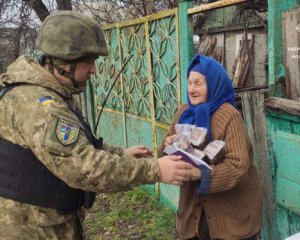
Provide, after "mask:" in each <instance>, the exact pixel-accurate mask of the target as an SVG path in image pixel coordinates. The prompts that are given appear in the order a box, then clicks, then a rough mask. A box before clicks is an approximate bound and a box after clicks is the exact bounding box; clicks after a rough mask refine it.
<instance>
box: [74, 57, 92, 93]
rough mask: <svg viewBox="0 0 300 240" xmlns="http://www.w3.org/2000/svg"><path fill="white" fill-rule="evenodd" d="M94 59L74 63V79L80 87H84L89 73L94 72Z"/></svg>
mask: <svg viewBox="0 0 300 240" xmlns="http://www.w3.org/2000/svg"><path fill="white" fill-rule="evenodd" d="M95 73H96V69H95V61H93V60H91V61H85V62H79V63H77V64H76V70H75V79H76V82H78V84H79V87H80V88H85V87H86V83H87V81H88V80H89V79H90V76H91V74H95Z"/></svg>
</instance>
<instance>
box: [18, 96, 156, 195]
mask: <svg viewBox="0 0 300 240" xmlns="http://www.w3.org/2000/svg"><path fill="white" fill-rule="evenodd" d="M52 94H53V93H52ZM27 95H28V94H27ZM47 95H48V96H49V92H47ZM53 99H54V100H53ZM17 104H20V106H21V104H22V108H18V109H16V110H15V112H14V116H13V118H14V121H15V126H16V128H17V129H16V132H18V134H20V138H21V139H23V141H24V145H25V146H28V147H29V148H30V149H31V150H32V151H33V152H34V154H35V155H36V157H37V158H38V159H39V160H40V161H41V162H42V163H43V164H44V165H45V166H46V167H47V168H48V169H49V170H50V171H51V172H52V173H53V174H55V175H56V176H57V177H59V178H60V179H62V180H63V181H65V182H66V183H67V184H68V185H70V186H71V187H73V188H80V189H83V190H85V191H93V192H112V191H120V190H124V189H128V188H130V187H133V186H136V185H139V184H150V183H155V182H157V181H158V180H159V167H158V162H157V160H156V159H152V158H149V159H136V158H133V157H128V156H125V155H124V154H123V153H124V152H123V151H121V150H120V149H119V150H116V148H115V150H112V149H110V150H109V146H108V145H106V146H105V148H106V150H109V152H108V151H105V150H95V149H94V147H93V146H92V145H91V144H90V143H89V141H88V139H87V138H86V136H85V134H84V131H83V130H82V126H81V123H80V121H79V120H78V119H77V117H76V115H75V114H74V113H72V112H71V111H70V110H69V108H68V106H67V104H66V103H65V102H63V101H62V100H60V99H55V98H52V100H51V101H49V102H47V101H46V102H42V101H41V98H38V99H34V97H31V99H25V100H22V102H21V101H20V102H18V103H17ZM110 152H112V153H110ZM113 152H116V153H121V156H120V155H118V154H114V153H113Z"/></svg>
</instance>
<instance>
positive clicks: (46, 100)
mask: <svg viewBox="0 0 300 240" xmlns="http://www.w3.org/2000/svg"><path fill="white" fill-rule="evenodd" d="M39 102H40V103H42V104H43V105H44V106H47V105H49V104H51V103H54V100H53V99H52V97H50V96H46V97H41V98H40V99H39Z"/></svg>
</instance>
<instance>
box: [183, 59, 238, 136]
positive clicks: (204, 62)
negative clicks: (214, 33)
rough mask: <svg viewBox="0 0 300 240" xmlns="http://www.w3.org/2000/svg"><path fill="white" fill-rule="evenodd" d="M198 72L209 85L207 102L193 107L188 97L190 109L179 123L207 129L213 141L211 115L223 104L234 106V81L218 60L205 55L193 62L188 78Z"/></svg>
mask: <svg viewBox="0 0 300 240" xmlns="http://www.w3.org/2000/svg"><path fill="white" fill-rule="evenodd" d="M191 71H193V72H198V73H201V74H202V75H204V76H205V78H206V84H207V102H206V103H200V104H198V105H192V104H191V101H190V99H189V96H188V95H187V101H188V105H189V108H188V109H187V110H185V111H184V112H183V113H182V115H181V117H180V119H179V121H178V123H180V124H194V125H196V126H197V127H205V128H207V132H208V138H209V140H212V136H211V129H210V117H211V115H212V114H213V113H214V112H215V111H216V110H217V109H218V108H219V107H220V106H221V105H222V104H223V103H226V102H228V103H230V104H231V105H233V106H236V105H235V102H234V96H235V94H234V90H233V86H232V81H231V79H230V77H229V76H228V73H227V72H226V70H225V69H224V67H223V66H222V65H221V64H220V63H218V62H217V61H216V60H214V59H212V58H210V57H206V56H204V55H201V54H199V55H197V56H196V57H194V58H193V60H192V61H191V63H190V65H189V67H188V72H187V76H188V77H189V75H190V72H191Z"/></svg>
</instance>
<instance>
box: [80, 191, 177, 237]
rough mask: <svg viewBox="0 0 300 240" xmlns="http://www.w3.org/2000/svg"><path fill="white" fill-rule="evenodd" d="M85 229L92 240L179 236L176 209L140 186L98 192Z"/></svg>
mask: <svg viewBox="0 0 300 240" xmlns="http://www.w3.org/2000/svg"><path fill="white" fill-rule="evenodd" d="M84 229H85V233H86V237H87V239H88V240H100V239H101V240H108V239H110V240H121V239H143V240H155V239H157V240H174V239H177V235H176V231H175V214H174V212H173V211H172V210H170V209H168V208H167V207H165V206H163V205H162V204H161V203H159V202H157V201H155V200H153V199H152V198H151V197H150V196H149V195H148V194H147V193H145V192H144V191H142V190H140V189H138V188H136V189H134V190H131V191H129V192H124V193H114V194H100V195H98V196H97V200H96V202H95V204H94V206H93V208H91V209H90V210H89V212H88V214H87V217H86V220H85V224H84Z"/></svg>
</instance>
